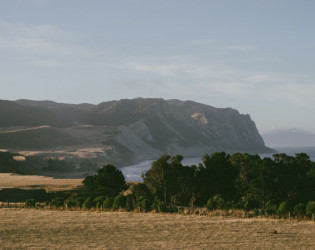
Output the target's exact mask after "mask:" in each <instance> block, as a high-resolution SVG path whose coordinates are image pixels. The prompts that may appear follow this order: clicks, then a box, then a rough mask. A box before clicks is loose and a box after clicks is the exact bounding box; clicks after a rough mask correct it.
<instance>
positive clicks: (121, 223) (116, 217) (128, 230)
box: [0, 208, 315, 249]
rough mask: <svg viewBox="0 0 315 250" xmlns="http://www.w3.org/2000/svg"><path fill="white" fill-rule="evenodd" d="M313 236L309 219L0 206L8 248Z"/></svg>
mask: <svg viewBox="0 0 315 250" xmlns="http://www.w3.org/2000/svg"><path fill="white" fill-rule="evenodd" d="M275 231H276V233H275ZM314 235H315V223H314V222H311V221H297V220H291V221H289V220H278V219H277V220H274V219H265V218H251V219H248V218H247V219H240V218H233V217H219V216H215V217H209V216H196V215H177V214H166V213H165V214H157V213H127V212H99V211H93V212H92V211H58V210H40V209H12V208H11V209H7V208H2V209H0V245H1V247H2V248H9V249H12V248H60V249H66V248H67V249H68V248H70V247H71V248H79V249H82V248H102V249H104V248H107V249H158V248H160V249H161V248H162V249H166V248H168V249H209V248H212V249H216V248H217V249H222V248H232V247H233V248H242V249H244V248H245V249H253V248H264V249H271V248H276V249H301V248H302V249H314V248H315V242H314Z"/></svg>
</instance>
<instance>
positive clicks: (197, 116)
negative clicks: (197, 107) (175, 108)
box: [191, 113, 208, 124]
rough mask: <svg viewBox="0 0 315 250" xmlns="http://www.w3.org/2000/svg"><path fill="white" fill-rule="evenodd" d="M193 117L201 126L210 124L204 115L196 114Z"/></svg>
mask: <svg viewBox="0 0 315 250" xmlns="http://www.w3.org/2000/svg"><path fill="white" fill-rule="evenodd" d="M191 117H192V118H193V119H195V120H196V121H198V122H199V123H201V124H208V120H207V118H206V117H205V115H204V114H202V113H194V114H192V115H191Z"/></svg>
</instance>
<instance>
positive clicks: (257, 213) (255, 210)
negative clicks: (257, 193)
mask: <svg viewBox="0 0 315 250" xmlns="http://www.w3.org/2000/svg"><path fill="white" fill-rule="evenodd" d="M258 215H259V210H258V209H257V208H254V216H258Z"/></svg>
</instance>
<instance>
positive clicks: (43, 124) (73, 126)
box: [0, 98, 270, 164]
mask: <svg viewBox="0 0 315 250" xmlns="http://www.w3.org/2000/svg"><path fill="white" fill-rule="evenodd" d="M0 118H1V119H0V148H6V149H9V150H11V151H13V152H14V151H43V150H45V152H46V153H47V151H54V152H55V153H56V152H59V153H60V154H61V155H63V156H65V157H89V156H90V157H92V156H93V157H98V158H101V159H102V160H104V161H107V162H112V163H118V164H123V163H131V162H137V161H142V160H147V159H155V158H157V157H159V156H160V155H161V154H165V153H166V154H182V155H184V156H201V155H203V154H205V153H211V152H214V151H222V150H223V151H227V152H245V151H246V152H250V153H262V152H269V151H270V149H269V148H267V147H265V145H264V141H263V139H262V137H261V136H260V135H259V133H258V131H257V129H256V126H255V123H254V122H253V121H252V120H251V118H250V116H249V115H242V114H239V112H238V111H237V110H235V109H231V108H214V107H211V106H208V105H204V104H200V103H196V102H193V101H179V100H163V99H144V98H137V99H132V100H128V99H123V100H119V101H109V102H103V103H100V104H98V105H92V104H79V105H75V104H64V103H55V102H52V101H31V100H18V101H0ZM61 152H63V153H61Z"/></svg>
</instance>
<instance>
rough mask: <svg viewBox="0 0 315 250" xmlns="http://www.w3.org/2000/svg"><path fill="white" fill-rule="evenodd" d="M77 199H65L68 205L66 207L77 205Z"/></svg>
mask: <svg viewBox="0 0 315 250" xmlns="http://www.w3.org/2000/svg"><path fill="white" fill-rule="evenodd" d="M76 204H77V203H76V201H75V200H70V199H68V200H66V201H65V205H66V208H71V207H75V206H76Z"/></svg>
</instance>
